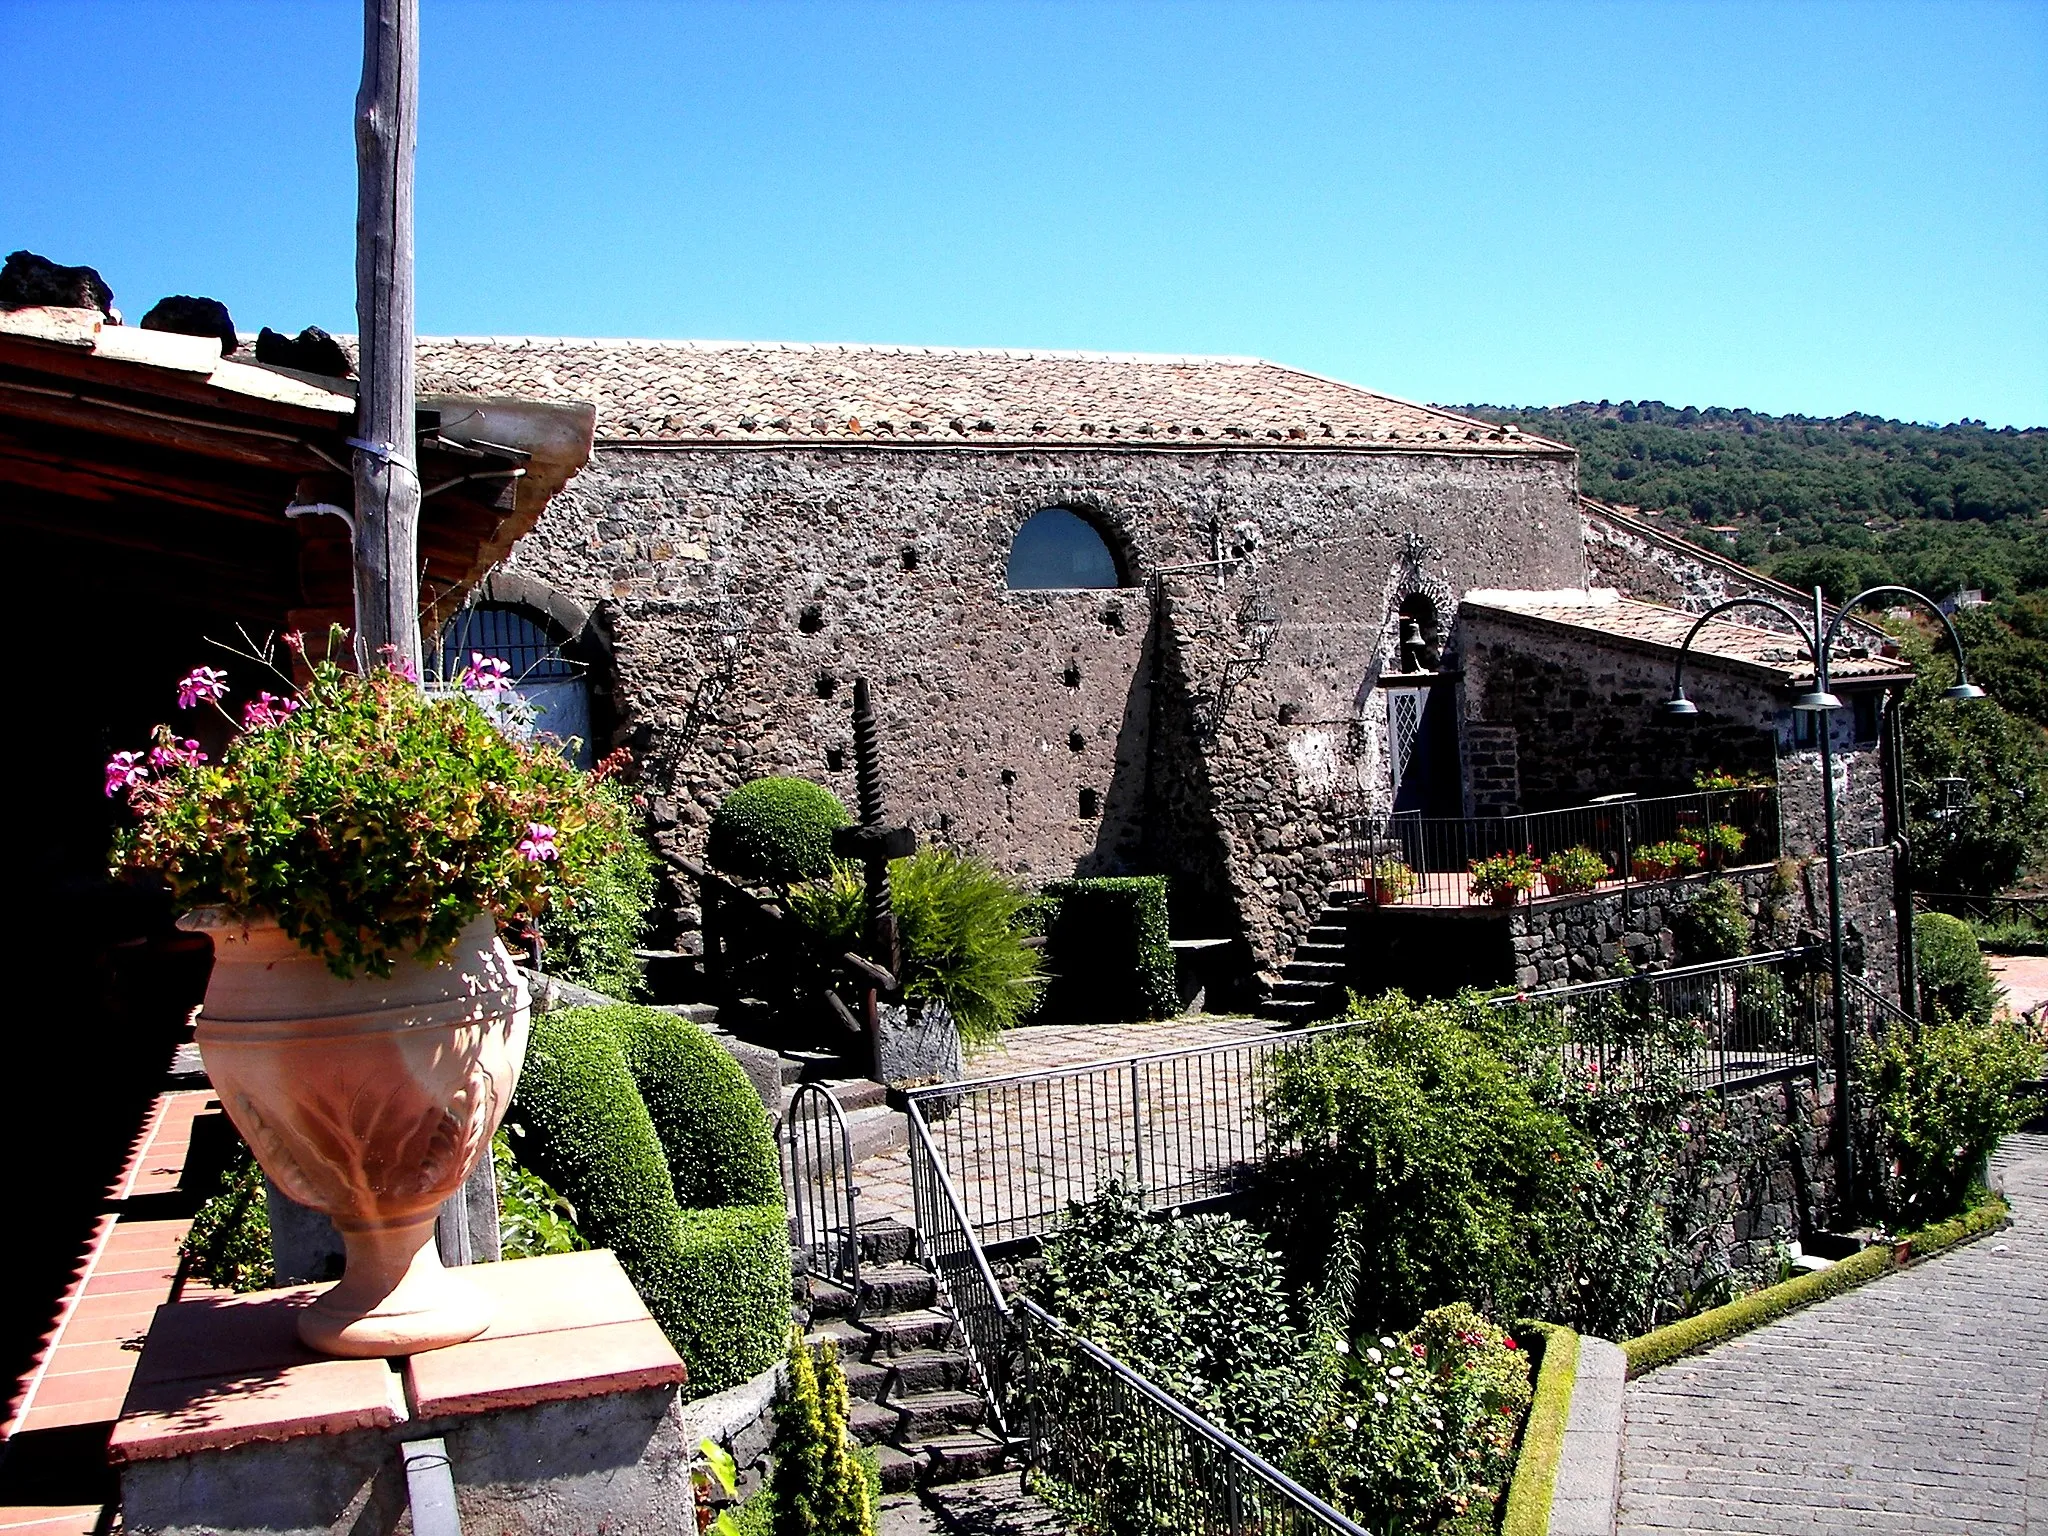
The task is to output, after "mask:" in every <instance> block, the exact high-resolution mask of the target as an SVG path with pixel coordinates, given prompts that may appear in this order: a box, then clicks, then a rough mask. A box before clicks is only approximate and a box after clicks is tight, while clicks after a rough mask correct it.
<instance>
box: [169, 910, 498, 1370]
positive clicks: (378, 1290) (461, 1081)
mask: <svg viewBox="0 0 2048 1536" xmlns="http://www.w3.org/2000/svg"><path fill="white" fill-rule="evenodd" d="M180 926H181V927H185V928H187V929H190V930H192V931H195V932H199V933H204V934H206V935H207V936H208V937H210V938H211V939H212V940H213V947H214V966H213V977H212V980H211V982H210V983H209V984H208V986H207V989H206V1003H205V1005H204V1007H203V1008H202V1009H201V1011H200V1015H199V1027H198V1030H197V1032H196V1039H197V1042H198V1045H199V1054H200V1057H201V1059H202V1060H203V1061H204V1062H205V1064H206V1071H207V1076H208V1077H209V1078H210V1079H211V1080H212V1083H213V1086H214V1091H215V1092H216V1093H217V1094H218V1095H219V1097H220V1102H221V1107H222V1108H223V1109H224V1110H226V1111H227V1115H228V1118H229V1119H231V1120H232V1121H234V1124H235V1129H236V1130H237V1131H239V1132H241V1135H242V1139H243V1140H244V1141H246V1142H247V1143H248V1145H249V1149H250V1151H252V1152H253V1153H254V1154H255V1156H256V1161H257V1162H258V1163H260V1164H261V1165H262V1167H263V1171H264V1172H265V1173H266V1174H267V1175H269V1177H270V1180H271V1182H272V1183H274V1184H275V1185H276V1186H277V1187H278V1188H279V1189H280V1190H282V1191H283V1192H284V1193H285V1194H287V1195H289V1196H290V1197H291V1198H292V1199H294V1200H296V1201H298V1202H299V1203H300V1204H301V1205H306V1206H311V1207H313V1208H314V1209H315V1210H319V1211H323V1212H325V1213H326V1214H327V1216H328V1217H329V1218H330V1219H331V1220H332V1221H333V1222H334V1225H335V1228H336V1230H338V1231H339V1232H340V1234H341V1239H342V1244H343V1246H344V1248H345V1249H346V1251H347V1256H348V1257H347V1267H346V1268H345V1270H344V1271H343V1274H342V1278H341V1280H340V1281H338V1282H337V1283H336V1284H335V1285H334V1286H333V1288H332V1289H330V1290H328V1291H326V1292H325V1293H324V1294H322V1295H320V1296H319V1297H318V1298H317V1299H316V1300H315V1301H314V1302H313V1303H312V1304H311V1305H310V1306H307V1307H305V1308H304V1309H303V1311H301V1312H300V1314H299V1317H298V1333H299V1337H300V1338H301V1339H303V1340H304V1341H305V1342H306V1344H308V1345H309V1346H311V1347H312V1348H314V1349H316V1350H319V1351H321V1352H323V1353H326V1354H332V1355H345V1356H361V1357H375V1356H391V1355H409V1354H413V1353H416V1352H418V1351H421V1350H428V1349H437V1348H440V1347H442V1346H445V1345H449V1344H455V1343H459V1342H461V1341H462V1340H465V1339H472V1338H475V1337H476V1336H477V1335H478V1334H479V1333H481V1332H483V1330H484V1328H485V1327H486V1326H487V1325H488V1323H489V1322H490V1316H491V1314H490V1304H489V1302H488V1300H487V1299H486V1297H485V1296H484V1294H483V1293H482V1292H481V1291H479V1290H478V1289H477V1288H476V1287H475V1286H474V1285H472V1284H471V1283H470V1282H469V1281H468V1280H467V1279H466V1278H464V1277H462V1276H461V1275H460V1274H459V1273H455V1272H450V1271H448V1270H446V1269H443V1268H442V1266H441V1259H440V1255H439V1253H438V1252H437V1251H436V1249H435V1245H434V1241H433V1239H434V1218H435V1215H436V1213H437V1212H439V1210H440V1208H441V1206H442V1205H443V1204H444V1203H445V1202H446V1201H447V1200H448V1199H449V1197H450V1196H452V1195H453V1194H454V1193H455V1192H456V1190H458V1189H459V1188H460V1187H461V1186H462V1183H463V1180H464V1179H466V1178H467V1177H468V1176H469V1173H470V1170H471V1169H472V1168H474V1167H475V1166H476V1163H477V1161H478V1159H479V1158H481V1157H484V1156H486V1155H488V1151H489V1147H490V1141H491V1137H492V1135H493V1134H495V1133H496V1131H497V1129H498V1123H499V1122H500V1121H501V1120H502V1119H503V1118H504V1116H505V1110H506V1108H507V1106H508V1105H509V1104H510V1103H511V1099H512V1089H513V1087H514V1085H515V1084H516V1082H517V1081H518V1076H519V1068H520V1065H521V1064H522V1062H523V1061H524V1060H525V1056H526V1036H527V1024H528V1014H529V1000H528V997H527V990H526V984H525V982H524V981H523V980H522V979H521V977H520V975H519V972H518V970H517V969H516V967H514V965H513V963H512V958H511V956H510V955H509V954H507V953H506V950H505V946H504V945H503V944H502V943H500V942H499V940H498V938H497V931H496V925H495V924H494V923H493V921H492V919H491V918H490V916H489V915H488V914H484V915H480V916H478V917H477V918H476V919H474V920H473V921H472V922H471V923H470V924H469V926H468V927H466V928H465V929H463V931H462V934H461V937H460V938H458V939H457V940H456V942H455V944H454V946H453V947H452V948H451V950H450V952H449V954H448V956H447V957H446V958H445V959H444V960H442V961H441V962H440V963H439V964H436V965H421V964H420V963H418V962H417V961H416V960H414V959H411V958H401V959H399V960H398V961H397V962H396V964H395V965H394V966H393V967H392V972H391V975H390V976H388V977H376V976H357V977H354V978H351V979H348V980H344V979H342V978H341V977H338V976H336V975H335V974H334V973H333V972H332V971H330V970H329V969H328V968H327V965H326V962H325V961H323V960H322V959H320V958H319V957H318V956H317V955H313V954H310V953H308V952H307V951H306V950H304V949H302V948H300V947H299V945H298V944H297V943H295V942H294V941H293V940H292V939H291V938H290V936H289V935H287V934H286V933H285V932H284V931H283V930H282V929H281V928H279V927H278V926H277V925H276V923H274V922H269V921H251V922H247V923H244V922H242V921H240V920H238V919H232V918H229V917H228V916H227V915H226V914H225V913H222V912H220V911H218V910H217V909H205V910H202V911H199V912H194V913H191V914H189V915H188V916H186V917H185V918H182V919H180Z"/></svg>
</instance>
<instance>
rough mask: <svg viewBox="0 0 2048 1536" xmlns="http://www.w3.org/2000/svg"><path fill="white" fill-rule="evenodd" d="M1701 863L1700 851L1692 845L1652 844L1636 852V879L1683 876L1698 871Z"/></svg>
mask: <svg viewBox="0 0 2048 1536" xmlns="http://www.w3.org/2000/svg"><path fill="white" fill-rule="evenodd" d="M1699 863H1700V851H1699V849H1698V848H1696V847H1694V846H1693V845H1692V844H1691V843H1688V842H1682V841H1667V842H1662V843H1651V844H1649V845H1648V846H1647V847H1643V848H1638V849H1637V850H1636V855H1635V877H1636V878H1637V879H1638V880H1663V879H1665V878H1667V877H1669V876H1671V875H1682V874H1685V873H1687V872H1688V871H1690V870H1694V869H1697V868H1699Z"/></svg>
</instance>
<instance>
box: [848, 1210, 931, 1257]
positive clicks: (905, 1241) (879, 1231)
mask: <svg viewBox="0 0 2048 1536" xmlns="http://www.w3.org/2000/svg"><path fill="white" fill-rule="evenodd" d="M915 1252H917V1228H915V1227H912V1226H908V1225H906V1224H905V1223H903V1222H900V1221H898V1220H897V1219H896V1218H895V1217H893V1216H877V1217H873V1218H870V1219H869V1220H867V1221H864V1222H862V1223H861V1224H860V1261H861V1263H863V1264H901V1263H903V1262H904V1261H905V1260H907V1259H908V1258H909V1257H910V1256H911V1255H912V1254H913V1253H915Z"/></svg>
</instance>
